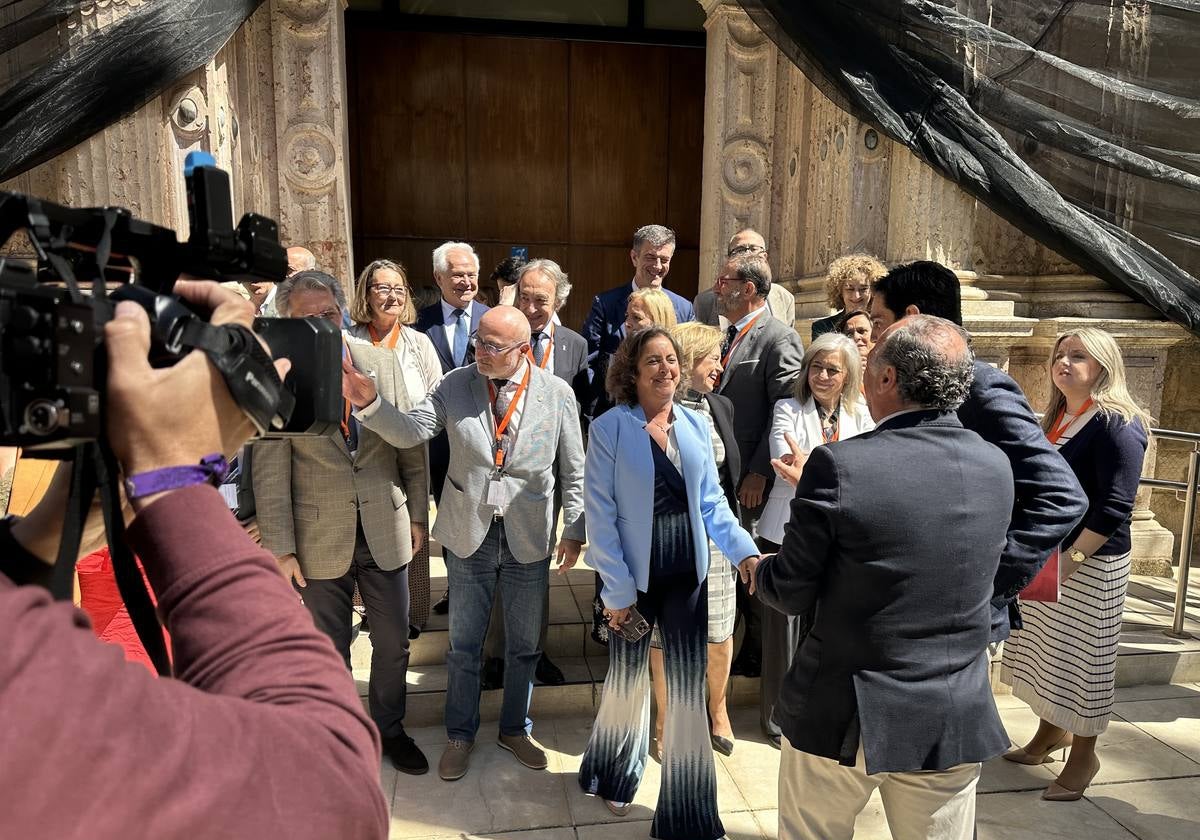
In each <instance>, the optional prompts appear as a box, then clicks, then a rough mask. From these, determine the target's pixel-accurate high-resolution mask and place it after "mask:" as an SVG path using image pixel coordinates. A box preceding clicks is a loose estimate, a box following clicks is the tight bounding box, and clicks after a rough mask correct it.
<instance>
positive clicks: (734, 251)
mask: <svg viewBox="0 0 1200 840" xmlns="http://www.w3.org/2000/svg"><path fill="white" fill-rule="evenodd" d="M766 250H767V249H766V248H764V247H763V246H761V245H753V244H750V245H734V246H733V247H732V248H730V249H729V253H728V254H726V256H729V257H736V256H738V255H739V254H760V253H762V252H764V251H766Z"/></svg>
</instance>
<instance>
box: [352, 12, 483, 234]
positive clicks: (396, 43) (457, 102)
mask: <svg viewBox="0 0 1200 840" xmlns="http://www.w3.org/2000/svg"><path fill="white" fill-rule="evenodd" d="M352 32H353V37H352V38H351V45H352V49H351V63H352V66H353V67H354V72H356V73H357V74H358V78H357V80H356V83H355V85H354V89H355V91H356V93H357V100H356V102H355V112H354V114H353V115H352V119H353V120H354V121H355V122H356V123H357V127H356V131H355V137H356V140H357V149H356V152H357V155H355V161H356V162H355V176H356V177H355V178H354V184H353V187H354V189H355V190H356V191H357V192H358V193H359V195H358V199H357V200H356V201H355V206H356V209H357V210H358V215H357V217H356V218H355V219H354V227H355V232H356V234H358V235H360V236H380V235H383V236H386V235H396V234H403V235H407V236H435V237H436V236H440V235H442V234H443V232H445V231H457V232H459V235H465V232H466V229H467V213H466V208H467V198H468V194H467V167H466V107H465V98H464V92H465V87H464V83H463V40H464V39H463V36H461V35H445V34H437V33H420V32H389V31H372V30H362V29H355V30H352Z"/></svg>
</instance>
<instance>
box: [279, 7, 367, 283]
mask: <svg viewBox="0 0 1200 840" xmlns="http://www.w3.org/2000/svg"><path fill="white" fill-rule="evenodd" d="M270 9H271V46H272V51H273V61H272V66H273V72H274V74H275V114H274V123H275V126H274V127H275V138H276V160H277V163H278V166H279V227H280V238H281V239H282V240H283V242H284V244H285V245H289V244H291V245H305V246H306V247H308V248H309V249H310V250H311V251H312V252H313V253H314V254H315V255H316V257H317V265H319V266H321V267H322V268H324V269H326V270H327V271H330V272H331V273H333V274H334V275H336V276H337V277H339V278H340V279H342V280H343V281H344V282H345V284H346V286H347V288H348V287H349V285H350V283H349V281H350V279H351V271H352V265H351V238H350V177H349V169H348V167H347V158H348V154H347V150H348V148H349V145H348V140H347V128H346V113H345V102H346V32H345V19H344V13H345V9H346V0H271V3H270Z"/></svg>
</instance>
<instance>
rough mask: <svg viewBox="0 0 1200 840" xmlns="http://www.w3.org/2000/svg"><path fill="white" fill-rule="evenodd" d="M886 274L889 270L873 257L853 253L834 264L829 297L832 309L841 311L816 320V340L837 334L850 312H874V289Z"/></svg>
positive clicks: (828, 281)
mask: <svg viewBox="0 0 1200 840" xmlns="http://www.w3.org/2000/svg"><path fill="white" fill-rule="evenodd" d="M885 274H887V267H886V266H885V265H884V264H883V263H881V262H880V261H879V260H877V259H875V258H874V257H872V256H871V255H870V254H850V255H849V256H847V257H838V258H837V259H836V260H834V261H833V262H831V263H830V264H829V276H828V277H827V278H826V279H825V294H826V295H828V297H829V308H830V309H836V310H837V312H835V313H834V314H832V315H830V316H829V317H828V318H821V319H819V320H817V321H813V325H812V337H813V339H814V340H815V339H816V338H817V336H819V335H824V334H825V333H828V332H837V330H838V328H839V327H840V326H841V322H842V318H843V317H845V315H846V313H847V312H853V311H855V310H856V309H862V310H870V308H871V307H870V303H871V287H872V286H873V285H874V283H875V281H876V280H878V279H879V278H880V277H882V276H884V275H885Z"/></svg>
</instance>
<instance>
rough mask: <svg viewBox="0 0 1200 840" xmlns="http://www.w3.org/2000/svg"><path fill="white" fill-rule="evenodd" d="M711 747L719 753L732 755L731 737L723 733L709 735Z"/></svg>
mask: <svg viewBox="0 0 1200 840" xmlns="http://www.w3.org/2000/svg"><path fill="white" fill-rule="evenodd" d="M709 737H710V738H711V739H712V748H713V749H714V750H716V751H717V752H719V753H720V754H721V755H733V739H732V738H726V737H725V736H724V735H710V736H709Z"/></svg>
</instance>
